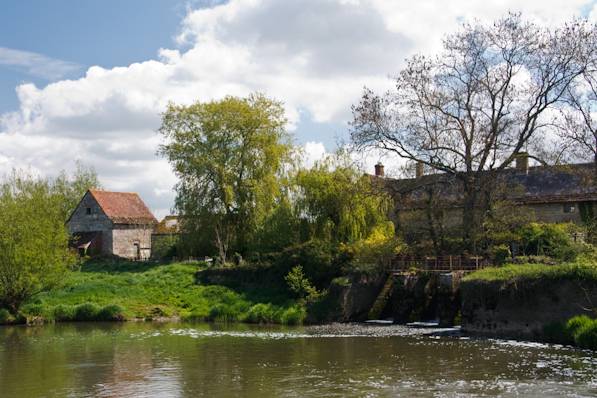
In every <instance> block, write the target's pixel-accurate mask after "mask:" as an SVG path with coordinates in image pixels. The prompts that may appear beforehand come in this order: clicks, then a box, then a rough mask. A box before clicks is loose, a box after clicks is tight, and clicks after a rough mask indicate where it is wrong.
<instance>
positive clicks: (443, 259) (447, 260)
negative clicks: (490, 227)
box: [389, 256, 491, 272]
mask: <svg viewBox="0 0 597 398" xmlns="http://www.w3.org/2000/svg"><path fill="white" fill-rule="evenodd" d="M490 265H491V264H490V263H489V261H488V260H487V259H486V258H483V257H478V256H470V257H469V256H466V257H465V256H437V257H414V256H413V257H411V256H399V257H396V258H395V259H393V260H392V261H391V262H390V264H389V271H390V272H405V271H408V270H411V269H420V270H424V271H431V272H450V271H465V272H472V271H476V270H478V269H481V268H485V267H488V266H490Z"/></svg>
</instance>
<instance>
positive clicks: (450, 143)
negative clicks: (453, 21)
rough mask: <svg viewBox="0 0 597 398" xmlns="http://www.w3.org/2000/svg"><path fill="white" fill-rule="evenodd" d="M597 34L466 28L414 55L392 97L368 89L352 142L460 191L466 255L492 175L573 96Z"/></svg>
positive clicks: (519, 22) (515, 25)
mask: <svg viewBox="0 0 597 398" xmlns="http://www.w3.org/2000/svg"><path fill="white" fill-rule="evenodd" d="M596 47H597V37H596V34H595V29H594V27H593V26H592V25H590V24H589V23H587V22H583V21H573V22H571V23H568V24H565V25H563V26H561V27H559V28H557V29H548V28H544V27H540V26H538V25H536V24H535V23H532V22H526V21H524V20H523V19H522V18H521V16H520V15H516V14H510V15H508V16H506V17H505V18H503V19H500V20H498V21H497V22H495V23H494V24H492V25H483V24H473V25H471V24H465V25H464V26H463V28H462V29H461V30H460V31H459V32H457V33H455V34H452V35H449V36H447V37H446V38H445V39H444V41H443V51H441V52H440V53H439V54H437V55H436V56H421V55H416V56H413V57H412V58H410V59H409V60H407V63H406V66H405V67H404V69H403V70H401V71H400V72H399V74H398V75H397V77H396V78H395V88H394V89H393V90H391V91H389V92H387V93H385V94H381V95H378V94H375V93H374V92H372V91H371V90H365V92H364V95H363V97H362V99H361V101H360V103H359V104H358V105H356V106H355V107H353V114H354V120H353V122H352V127H353V129H352V141H353V142H354V143H355V145H356V146H357V148H367V147H369V148H371V147H372V148H377V149H381V150H384V151H388V152H391V153H394V154H395V155H397V156H399V157H401V158H404V159H407V160H410V161H414V162H419V163H421V164H423V165H425V166H427V167H428V168H429V169H431V170H434V171H435V172H441V173H448V174H451V175H453V176H454V177H455V178H456V179H457V180H458V181H459V182H460V184H461V185H462V187H463V200H462V202H463V231H464V238H465V240H466V241H467V242H468V243H469V246H471V247H472V246H473V244H474V234H475V230H476V228H477V227H478V226H479V225H481V221H482V218H483V215H484V212H483V211H478V210H479V206H481V210H483V209H482V208H483V206H487V204H482V203H480V202H481V201H482V199H483V196H484V195H483V192H484V190H485V189H486V188H487V186H488V184H490V183H491V179H488V178H486V177H487V176H491V173H487V171H490V170H497V171H499V170H502V169H504V168H506V167H508V166H509V165H510V164H511V163H512V162H513V161H514V159H515V158H516V157H517V155H518V154H519V153H520V152H522V151H524V150H525V149H526V147H527V146H528V145H529V144H530V143H532V142H533V141H539V139H540V137H541V135H542V134H544V133H546V131H547V130H548V129H549V128H550V126H551V125H552V116H553V114H554V113H557V112H552V111H555V110H556V109H557V108H558V107H560V106H562V102H563V99H564V97H565V95H566V92H567V90H568V88H569V87H570V86H571V84H573V82H575V81H576V80H577V79H579V77H581V76H582V75H583V73H584V72H585V71H586V70H587V65H588V64H589V63H590V62H591V59H594V57H595V53H596V51H597V49H596Z"/></svg>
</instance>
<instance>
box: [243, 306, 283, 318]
mask: <svg viewBox="0 0 597 398" xmlns="http://www.w3.org/2000/svg"><path fill="white" fill-rule="evenodd" d="M244 321H245V322H250V323H274V322H275V321H276V308H275V307H274V306H273V305H271V304H269V303H268V304H264V303H259V304H255V305H254V306H252V307H251V308H250V309H249V311H248V312H247V314H246V315H245V316H244Z"/></svg>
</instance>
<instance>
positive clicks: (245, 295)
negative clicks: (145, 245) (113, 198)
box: [0, 262, 305, 324]
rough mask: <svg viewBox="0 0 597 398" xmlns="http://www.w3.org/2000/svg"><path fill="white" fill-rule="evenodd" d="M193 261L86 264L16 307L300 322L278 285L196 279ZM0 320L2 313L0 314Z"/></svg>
mask: <svg viewBox="0 0 597 398" xmlns="http://www.w3.org/2000/svg"><path fill="white" fill-rule="evenodd" d="M201 267H202V265H201V264H200V263H195V264H181V263H178V264H167V265H156V264H145V263H127V262H87V263H86V264H84V265H83V266H82V268H81V270H79V271H73V272H70V273H69V274H68V276H67V277H66V279H65V281H64V284H63V285H62V286H61V287H60V288H58V289H54V290H52V291H49V292H45V293H40V294H38V295H36V296H34V297H33V298H32V299H31V300H29V301H28V302H27V303H26V304H25V305H24V306H23V307H22V309H21V312H22V314H23V316H24V317H26V318H27V319H29V320H31V319H38V320H39V321H72V320H75V321H77V320H81V321H86V320H132V319H155V318H163V317H179V318H181V319H183V320H204V321H240V322H253V323H283V324H299V323H302V322H303V320H304V318H305V310H304V308H303V307H301V306H300V305H298V304H297V303H296V302H295V301H294V300H291V299H289V298H288V294H287V292H286V291H285V290H284V289H283V287H282V289H280V290H276V289H273V288H263V287H262V288H260V289H253V290H250V289H249V290H246V289H245V290H232V289H230V288H226V287H223V286H217V285H210V286H202V285H198V284H196V283H195V273H196V272H197V270H198V269H200V268H201ZM0 318H1V316H0Z"/></svg>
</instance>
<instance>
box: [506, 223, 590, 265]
mask: <svg viewBox="0 0 597 398" xmlns="http://www.w3.org/2000/svg"><path fill="white" fill-rule="evenodd" d="M575 228H576V227H575V226H574V225H573V224H548V223H545V224H543V223H529V224H527V225H525V226H523V227H522V228H520V229H519V231H518V235H519V238H520V243H521V246H522V251H523V254H524V255H547V256H549V257H553V258H556V259H558V260H562V261H572V260H574V259H575V258H576V257H577V256H578V254H579V253H580V247H579V246H578V245H576V244H575V243H574V242H573V240H572V237H571V236H572V234H573V232H574V229H575Z"/></svg>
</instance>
